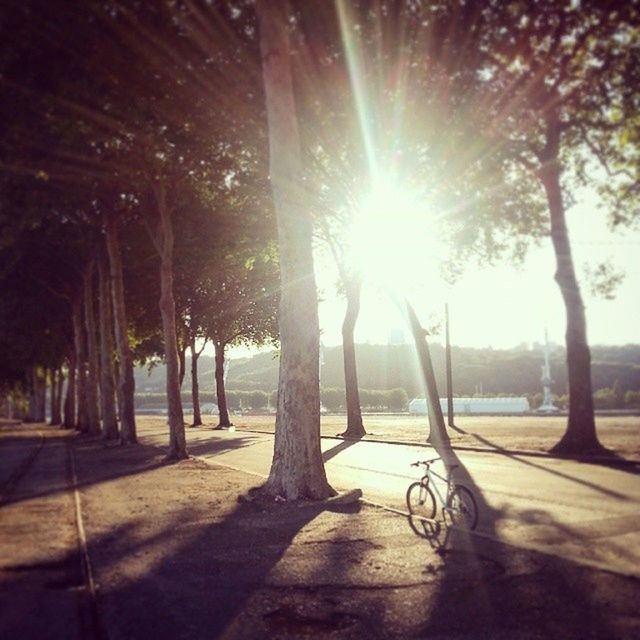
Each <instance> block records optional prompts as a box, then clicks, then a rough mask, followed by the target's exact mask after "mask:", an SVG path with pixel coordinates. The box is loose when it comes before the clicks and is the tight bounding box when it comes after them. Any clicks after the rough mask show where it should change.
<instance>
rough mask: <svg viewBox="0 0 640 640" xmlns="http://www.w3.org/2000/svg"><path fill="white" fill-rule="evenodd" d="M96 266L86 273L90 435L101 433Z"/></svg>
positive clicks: (85, 303)
mask: <svg viewBox="0 0 640 640" xmlns="http://www.w3.org/2000/svg"><path fill="white" fill-rule="evenodd" d="M94 271H95V265H94V263H93V261H91V262H90V263H89V264H88V265H87V268H86V270H85V273H84V321H85V335H86V337H87V364H88V372H87V387H86V392H87V419H88V421H89V433H91V434H92V435H97V434H99V433H100V408H99V406H98V401H99V396H100V392H99V387H98V378H99V365H98V346H97V344H96V315H95V290H94V286H93V275H94Z"/></svg>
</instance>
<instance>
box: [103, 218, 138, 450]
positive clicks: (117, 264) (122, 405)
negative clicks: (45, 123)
mask: <svg viewBox="0 0 640 640" xmlns="http://www.w3.org/2000/svg"><path fill="white" fill-rule="evenodd" d="M105 230H106V239H107V251H108V253H109V274H110V278H111V296H112V298H113V326H114V333H115V336H116V347H117V353H118V415H119V417H120V441H121V442H122V443H123V444H134V443H135V442H137V436H136V417H135V405H134V393H135V380H134V378H133V358H132V357H131V349H130V348H129V337H128V335H127V313H126V307H125V302H124V279H123V275H122V256H121V255H120V242H119V240H118V227H117V224H116V219H115V217H114V216H112V215H107V216H105Z"/></svg>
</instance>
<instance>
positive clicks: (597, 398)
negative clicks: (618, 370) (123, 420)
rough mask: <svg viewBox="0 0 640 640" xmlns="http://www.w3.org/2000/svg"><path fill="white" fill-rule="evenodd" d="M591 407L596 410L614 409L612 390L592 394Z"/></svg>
mask: <svg viewBox="0 0 640 640" xmlns="http://www.w3.org/2000/svg"><path fill="white" fill-rule="evenodd" d="M593 406H594V407H595V408H596V409H614V408H615V406H616V394H615V393H614V391H613V389H609V387H605V388H604V389H598V390H597V391H596V392H595V393H594V394H593Z"/></svg>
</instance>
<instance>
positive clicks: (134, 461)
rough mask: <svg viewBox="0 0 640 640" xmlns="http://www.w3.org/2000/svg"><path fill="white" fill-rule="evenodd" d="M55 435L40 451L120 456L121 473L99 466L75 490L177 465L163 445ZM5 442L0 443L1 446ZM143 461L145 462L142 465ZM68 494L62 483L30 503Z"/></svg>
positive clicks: (217, 444) (194, 449)
mask: <svg viewBox="0 0 640 640" xmlns="http://www.w3.org/2000/svg"><path fill="white" fill-rule="evenodd" d="M55 431H56V436H59V437H56V438H46V439H45V441H44V447H43V450H46V449H47V447H50V446H69V447H73V448H75V449H77V450H78V451H83V450H86V449H95V450H98V451H103V452H105V453H107V452H110V451H113V452H117V455H118V456H119V460H121V461H122V462H123V464H124V466H125V469H124V470H123V469H122V467H121V466H120V464H118V465H116V467H115V469H113V470H112V469H111V468H110V465H109V464H103V463H101V464H100V465H98V466H99V469H98V470H97V472H96V473H95V474H93V475H92V479H91V480H90V481H89V480H86V479H85V480H83V479H81V478H78V484H77V486H78V488H79V489H83V488H86V487H88V486H90V485H91V484H94V483H102V482H109V481H111V480H115V479H117V478H120V477H123V476H131V475H139V474H142V473H148V472H150V471H154V470H155V469H158V468H160V467H166V466H169V465H172V464H179V463H177V462H173V461H170V462H167V461H166V460H165V455H166V452H167V448H168V447H167V446H166V445H153V444H143V443H139V444H136V445H126V446H119V445H117V444H115V443H110V442H105V441H104V440H102V439H101V438H99V437H96V436H89V435H86V434H77V433H73V432H70V433H67V435H65V434H64V433H62V432H60V431H58V430H57V429H56V430H55ZM30 440H32V441H33V443H34V444H35V443H37V442H38V441H39V438H38V437H37V436H35V435H34V436H32V437H29V436H24V437H23V438H22V439H21V442H25V443H27V442H29V441H30ZM252 440H253V438H251V437H250V436H249V437H241V438H234V439H233V440H231V439H228V440H227V439H224V440H223V439H221V440H213V441H210V442H204V443H196V444H195V445H194V446H189V452H190V453H191V454H194V455H202V454H204V453H220V452H223V451H231V450H235V449H239V448H242V447H246V446H249V445H251V444H252ZM3 442H5V440H4V439H3V440H0V446H2V443H3ZM40 455H42V454H40ZM141 460H143V461H144V462H141ZM81 464H82V459H81V458H80V459H79V465H81ZM68 490H69V487H68V486H67V484H66V482H64V481H61V482H60V483H59V484H57V485H54V486H48V487H47V488H43V490H42V491H40V492H35V493H31V494H30V495H29V499H31V498H42V497H46V496H49V495H54V494H56V493H60V492H66V491H68ZM24 499H26V498H22V497H20V495H19V494H10V495H8V496H6V497H3V499H2V504H7V505H8V504H13V503H17V502H20V501H22V500H24Z"/></svg>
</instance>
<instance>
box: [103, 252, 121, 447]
mask: <svg viewBox="0 0 640 640" xmlns="http://www.w3.org/2000/svg"><path fill="white" fill-rule="evenodd" d="M98 293H99V302H100V306H99V309H100V400H101V402H102V436H103V438H104V439H105V440H117V439H118V419H117V415H116V404H115V403H116V398H115V385H114V378H115V371H114V366H113V365H114V363H113V333H112V332H113V314H112V312H111V290H110V287H109V271H108V266H107V258H106V255H105V254H104V253H103V254H102V255H101V256H100V260H99V261H98Z"/></svg>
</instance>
